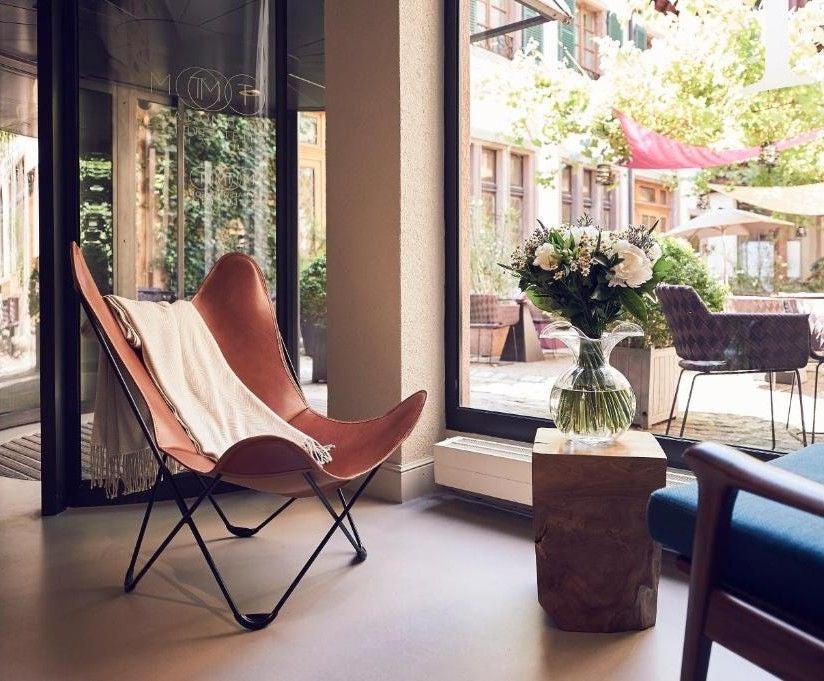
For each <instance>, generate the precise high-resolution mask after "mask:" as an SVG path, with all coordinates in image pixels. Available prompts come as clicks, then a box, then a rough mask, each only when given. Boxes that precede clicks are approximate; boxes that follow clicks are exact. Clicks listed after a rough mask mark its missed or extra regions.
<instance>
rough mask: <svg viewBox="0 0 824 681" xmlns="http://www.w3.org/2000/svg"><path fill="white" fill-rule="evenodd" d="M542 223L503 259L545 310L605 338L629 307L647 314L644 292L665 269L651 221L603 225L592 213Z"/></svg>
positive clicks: (650, 289)
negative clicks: (548, 224) (552, 223)
mask: <svg viewBox="0 0 824 681" xmlns="http://www.w3.org/2000/svg"><path fill="white" fill-rule="evenodd" d="M538 224H539V225H540V226H539V227H538V228H537V229H536V230H535V231H534V232H533V233H532V235H531V236H530V237H529V238H528V239H527V240H526V241H525V242H524V244H523V245H522V246H520V247H519V248H518V249H517V250H516V251H515V252H514V253H513V254H512V261H511V263H510V264H509V265H503V267H506V268H507V269H509V270H510V271H512V272H513V273H514V274H516V275H517V276H518V278H519V287H520V289H521V290H522V291H523V292H524V293H526V295H527V296H528V297H529V299H530V300H531V301H532V302H533V303H534V304H535V305H536V306H537V307H538V308H540V309H541V310H544V311H545V312H549V313H550V314H555V315H557V316H559V317H562V318H564V319H566V320H568V321H569V322H570V323H571V324H572V325H573V326H576V327H577V328H578V329H580V331H581V332H583V333H584V334H586V335H587V336H589V337H590V338H600V337H601V334H602V333H603V332H604V331H605V330H606V329H607V327H608V326H610V325H611V324H612V323H613V322H615V321H617V320H619V319H621V318H622V317H624V312H625V311H626V312H629V313H630V314H631V315H632V316H634V317H636V318H638V319H640V320H644V319H645V317H646V307H645V306H644V303H643V299H642V296H644V295H651V294H652V292H653V290H654V289H655V286H656V285H657V284H658V282H659V281H660V280H661V276H662V275H663V274H664V272H665V271H666V267H667V261H666V260H665V259H663V258H662V257H661V253H662V251H661V245H660V244H659V243H658V240H657V239H656V238H655V237H654V236H653V230H654V229H655V225H653V226H652V227H646V226H643V225H640V226H635V225H630V226H629V227H625V228H623V229H619V230H615V231H607V230H603V229H601V228H600V227H598V226H597V225H595V224H594V223H593V222H592V220H591V219H590V218H589V217H584V218H582V219H581V220H579V221H578V222H577V223H576V224H574V225H570V224H567V225H561V226H559V227H546V226H544V224H543V223H541V222H540V221H539V223H538Z"/></svg>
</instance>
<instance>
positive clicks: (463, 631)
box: [0, 479, 769, 681]
mask: <svg viewBox="0 0 824 681" xmlns="http://www.w3.org/2000/svg"><path fill="white" fill-rule="evenodd" d="M223 499H224V502H225V507H226V509H227V511H228V512H229V514H230V515H231V517H232V518H233V519H235V520H236V522H248V523H251V522H253V519H255V518H262V517H263V515H264V514H265V513H267V512H268V510H269V509H270V508H271V505H272V501H273V500H272V498H271V497H267V496H265V495H260V494H254V493H242V494H234V495H229V496H224V497H223ZM158 510H159V513H157V516H156V517H153V524H152V525H151V526H150V531H149V537H148V539H149V543H150V544H153V545H154V544H156V542H157V541H159V540H160V538H161V537H162V536H163V534H162V532H163V529H162V528H167V527H169V526H170V525H171V523H172V522H173V521H174V520H175V517H176V509H175V508H174V507H173V506H172V505H170V504H168V503H164V504H161V505H160V507H159V509H158ZM141 513H142V508H140V507H134V506H120V507H115V508H97V509H77V510H70V511H67V512H65V513H63V514H62V515H60V516H57V517H53V518H47V519H43V518H41V517H40V516H39V486H38V484H37V483H33V482H24V481H18V480H10V479H0V566H2V569H0V661H2V662H0V677H2V678H4V679H15V681H25V680H28V679H50V680H51V679H59V680H61V681H64V680H65V681H70V680H74V679H77V680H78V681H79V680H83V681H94V680H96V679H101V680H102V679H107V680H108V679H115V678H116V679H119V680H120V681H126V680H128V679H198V680H199V681H205V680H207V679H208V680H211V679H290V680H292V681H300V680H303V679H307V680H314V679H335V680H338V679H341V680H347V679H359V680H361V679H363V680H376V681H383V680H393V681H395V680H397V681H405V680H407V679H408V680H410V681H412V680H413V679H414V680H419V679H427V680H428V681H439V680H441V679H444V680H446V679H449V680H450V681H462V680H464V679H466V680H467V681H469V680H470V679H471V680H472V681H486V680H490V681H492V680H495V681H500V680H504V681H508V680H513V681H522V680H523V681H529V680H532V679H535V680H536V681H537V680H538V679H541V680H546V679H553V680H561V681H563V680H566V679H570V680H597V681H606V680H610V681H611V680H616V681H620V680H623V679H626V680H627V681H630V680H631V681H645V680H655V681H659V680H661V681H665V680H667V679H676V678H677V677H678V670H679V664H680V652H681V643H682V635H683V634H682V632H683V626H684V613H685V604H686V596H687V588H686V585H685V583H684V582H683V580H682V579H681V578H680V577H679V576H678V575H677V573H675V571H674V568H672V567H671V566H669V565H668V566H667V567H666V570H665V574H664V576H663V578H662V580H661V587H660V595H659V606H658V624H657V625H656V626H655V627H654V628H653V629H651V630H648V631H644V632H638V633H630V634H612V635H592V634H574V633H565V632H561V631H558V630H556V629H554V628H553V627H552V626H551V625H550V623H549V622H548V620H547V618H546V617H545V616H544V614H543V611H542V610H541V608H540V606H539V605H538V603H537V599H536V593H535V567H534V549H533V542H532V537H531V527H530V521H529V520H528V519H526V518H523V517H519V516H516V515H513V514H509V513H506V512H503V511H499V510H496V509H491V508H488V507H484V506H480V505H477V504H474V503H471V502H469V501H465V500H463V499H459V498H455V497H452V496H449V495H445V494H441V495H435V496H432V497H428V498H423V499H419V500H416V501H413V502H410V503H407V504H404V505H390V504H386V503H382V502H378V501H374V500H370V499H365V500H364V503H363V504H362V506H361V507H360V508H359V513H358V514H357V518H358V521H359V526H360V529H361V532H362V534H363V536H364V540H365V543H366V545H367V546H368V547H369V558H368V560H367V561H366V562H365V563H363V564H360V565H351V564H350V556H351V547H349V545H348V544H347V543H346V542H345V539H343V538H342V537H340V536H336V537H335V538H334V539H333V540H332V542H330V545H329V546H328V547H327V550H326V552H325V553H324V554H322V556H321V558H319V560H318V562H317V563H316V564H315V566H314V567H313V569H312V570H311V571H310V572H309V574H308V575H307V577H306V578H305V580H304V582H303V583H302V584H301V586H300V587H299V588H298V590H297V591H296V592H295V594H294V595H293V596H292V598H291V600H290V601H289V602H288V603H287V604H286V606H285V608H284V609H283V611H282V612H281V614H280V616H279V618H278V619H277V620H276V621H275V622H274V623H273V624H272V625H271V626H270V627H269V628H268V629H265V630H263V631H260V632H255V633H246V632H243V631H241V630H240V629H239V628H238V627H237V626H236V625H235V623H234V621H233V620H232V619H231V618H230V616H228V615H227V614H226V611H225V609H224V604H223V602H222V601H221V599H220V597H219V594H218V591H217V588H216V586H215V584H214V582H213V581H212V577H211V575H210V574H209V573H208V571H207V570H206V568H205V565H204V564H203V561H202V558H201V556H200V554H199V552H198V551H197V548H196V546H195V545H194V543H193V541H192V539H191V537H190V535H188V533H187V532H186V531H185V530H184V531H183V532H182V533H181V534H180V535H179V536H178V538H177V539H176V540H175V542H174V543H173V544H172V546H171V547H170V549H169V550H167V552H166V553H165V554H164V555H163V557H162V558H161V559H160V561H159V562H158V563H157V564H156V566H155V567H154V568H153V569H152V570H151V571H150V572H149V573H148V574H147V576H146V578H145V579H144V580H143V581H142V582H141V583H140V584H139V585H138V587H137V589H136V590H135V591H134V592H133V593H132V594H129V595H126V594H124V593H123V591H122V588H121V586H120V585H121V583H122V580H123V571H124V569H125V566H126V563H127V560H128V557H129V551H130V548H131V546H132V544H133V541H134V537H135V534H136V531H137V528H138V524H139V522H140V516H141ZM199 519H200V521H201V523H202V524H201V528H202V529H204V530H205V535H206V536H207V537H212V538H213V539H212V540H211V541H210V546H211V548H212V550H213V553H214V556H215V560H216V561H217V563H218V564H219V566H220V567H221V569H222V571H223V574H224V577H225V578H226V579H227V581H228V583H229V586H230V589H232V590H233V591H234V593H235V594H236V598H237V599H238V600H239V602H240V603H241V605H242V607H244V608H246V609H249V610H252V611H255V610H262V609H264V608H265V609H268V608H269V607H271V603H272V602H273V601H274V600H275V598H276V597H277V596H278V594H279V593H280V591H281V590H282V589H283V587H284V586H285V585H286V584H287V583H288V582H289V580H290V579H291V577H292V575H293V574H294V573H295V572H296V570H297V568H298V567H299V565H300V564H301V563H302V562H303V560H304V559H305V558H306V556H307V555H308V554H309V552H310V551H311V549H312V548H313V547H314V545H315V541H316V538H317V537H319V533H321V532H322V531H323V530H325V529H326V528H327V526H328V525H327V524H328V522H329V519H328V516H327V515H326V512H325V511H323V510H322V509H321V508H320V506H319V505H318V504H317V503H315V502H313V501H311V500H306V501H300V502H298V503H296V504H295V505H294V506H293V507H292V508H290V509H289V511H288V512H287V513H286V514H284V516H282V517H280V518H278V519H277V520H276V521H275V522H274V523H273V524H272V525H271V526H270V527H269V528H267V529H266V530H265V531H264V532H263V533H262V534H261V535H260V536H258V537H255V538H253V539H224V538H223V537H224V536H225V530H224V529H223V527H222V525H221V524H220V521H219V520H218V519H217V517H216V516H215V514H214V513H213V511H211V510H207V509H203V511H202V512H200V513H199ZM161 526H162V528H161ZM152 548H153V546H152ZM710 678H711V679H718V680H721V679H723V680H725V681H730V680H733V681H734V680H737V679H746V680H747V681H756V680H758V679H764V678H769V677H768V676H767V675H766V674H764V673H762V672H761V671H760V670H758V669H756V668H755V667H753V666H751V665H749V664H748V663H746V662H745V661H743V660H741V659H739V658H737V657H736V656H734V655H732V654H731V653H729V652H727V651H725V650H723V649H720V648H716V650H715V652H714V653H713V658H712V663H711V666H710Z"/></svg>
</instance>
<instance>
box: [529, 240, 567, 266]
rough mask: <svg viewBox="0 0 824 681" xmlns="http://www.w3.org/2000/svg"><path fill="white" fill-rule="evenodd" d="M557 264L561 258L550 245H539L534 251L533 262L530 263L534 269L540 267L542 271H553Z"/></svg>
mask: <svg viewBox="0 0 824 681" xmlns="http://www.w3.org/2000/svg"><path fill="white" fill-rule="evenodd" d="M559 262H561V257H560V256H559V255H558V252H557V251H556V250H555V247H554V246H553V245H552V244H541V245H540V246H538V248H536V249H535V260H534V261H533V263H532V264H533V265H535V267H540V268H541V269H542V270H554V269H555V268H556V267H557V266H558V263H559Z"/></svg>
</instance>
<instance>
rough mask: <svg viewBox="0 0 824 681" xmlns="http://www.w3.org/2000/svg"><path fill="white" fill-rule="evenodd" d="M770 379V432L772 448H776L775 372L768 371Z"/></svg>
mask: <svg viewBox="0 0 824 681" xmlns="http://www.w3.org/2000/svg"><path fill="white" fill-rule="evenodd" d="M767 376H768V377H769V380H770V432H771V433H772V449H775V406H774V405H773V382H774V381H773V372H772V371H768V372H767Z"/></svg>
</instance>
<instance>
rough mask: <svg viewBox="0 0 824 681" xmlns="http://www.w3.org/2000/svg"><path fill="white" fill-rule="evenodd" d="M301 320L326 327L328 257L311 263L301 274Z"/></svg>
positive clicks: (318, 258)
mask: <svg viewBox="0 0 824 681" xmlns="http://www.w3.org/2000/svg"><path fill="white" fill-rule="evenodd" d="M300 320H301V322H304V323H305V322H310V323H313V324H318V325H322V326H325V325H326V256H325V255H321V256H319V257H317V258H315V259H314V260H312V262H310V263H309V264H308V265H307V266H306V267H305V268H304V269H303V272H301V274H300Z"/></svg>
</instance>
